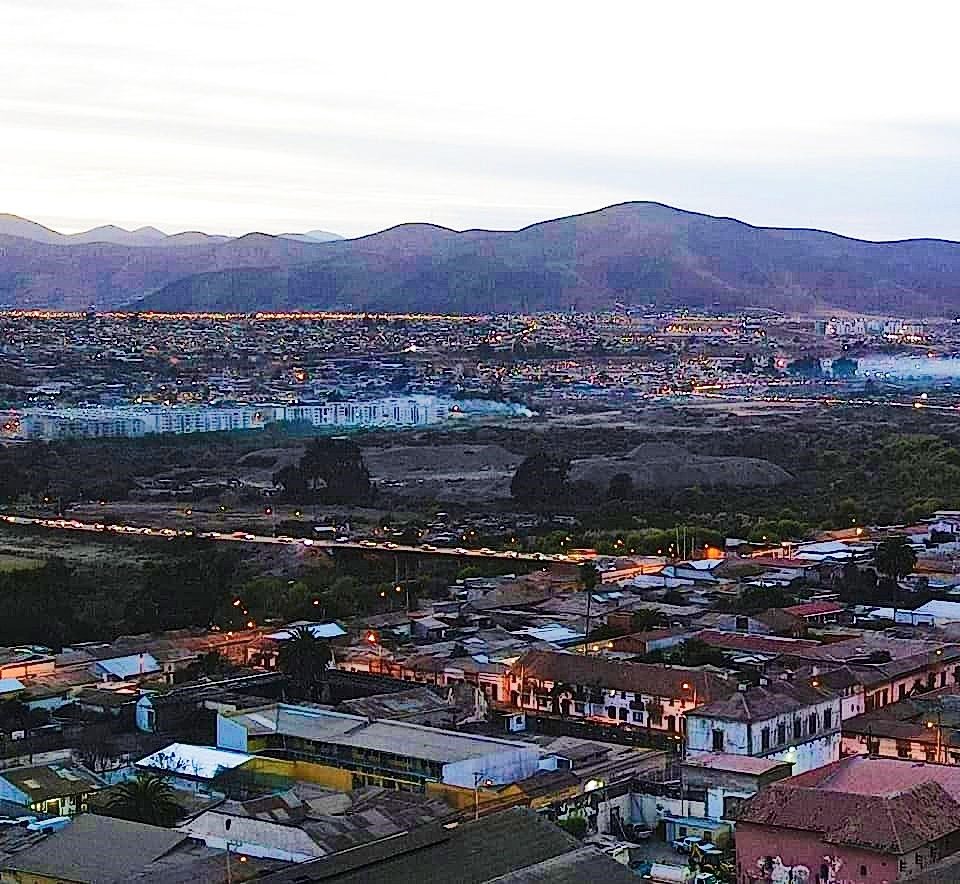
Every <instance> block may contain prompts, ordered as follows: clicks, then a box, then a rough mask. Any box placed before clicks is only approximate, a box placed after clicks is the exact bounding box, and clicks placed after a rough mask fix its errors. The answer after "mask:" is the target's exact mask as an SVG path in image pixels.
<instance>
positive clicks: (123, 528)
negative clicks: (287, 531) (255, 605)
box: [0, 515, 579, 562]
mask: <svg viewBox="0 0 960 884" xmlns="http://www.w3.org/2000/svg"><path fill="white" fill-rule="evenodd" d="M0 521H2V522H7V523H8V524H11V525H26V526H31V527H36V528H48V529H50V530H53V531H86V532H91V533H96V534H100V533H103V532H107V531H109V532H111V533H113V534H121V535H123V536H126V537H165V538H167V539H168V540H172V539H173V538H175V537H200V538H203V539H206V540H216V541H223V542H225V543H269V544H274V545H277V544H279V545H293V546H303V547H310V548H311V549H313V548H319V549H349V550H356V551H358V552H382V553H412V554H415V555H418V556H445V557H447V558H465V557H471V558H481V559H507V560H509V561H516V562H577V561H579V559H577V558H576V557H575V556H568V555H564V554H562V553H558V554H555V555H548V554H546V553H521V552H516V551H515V550H493V549H488V548H486V547H484V548H483V549H467V548H465V547H454V548H444V547H435V546H430V545H429V544H423V545H420V546H411V545H408V544H403V543H390V542H389V541H386V542H383V543H378V542H375V541H373V540H344V541H338V540H312V539H310V538H299V537H284V536H280V537H270V536H268V535H263V534H250V533H248V532H246V531H234V532H233V533H231V534H224V533H222V532H220V531H199V532H197V531H189V530H183V529H176V528H156V527H143V526H141V525H119V524H116V523H109V524H105V523H103V522H80V521H77V520H76V519H40V518H34V517H30V516H9V515H3V516H0Z"/></svg>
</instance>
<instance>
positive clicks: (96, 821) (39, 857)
mask: <svg viewBox="0 0 960 884" xmlns="http://www.w3.org/2000/svg"><path fill="white" fill-rule="evenodd" d="M185 840H186V836H185V835H184V834H182V833H181V832H174V831H171V830H170V829H162V828H160V827H158V826H146V825H143V824H142V823H131V822H127V821H126V820H120V819H114V818H113V817H108V816H98V815H96V814H92V813H85V814H81V815H80V816H78V817H77V818H76V819H74V821H73V822H72V823H71V824H70V825H69V826H67V827H66V828H65V829H61V830H60V831H59V832H54V833H53V834H52V835H49V836H47V837H46V838H45V839H44V840H43V841H41V842H40V843H39V844H37V845H35V846H34V847H29V848H27V849H26V850H22V851H20V852H19V853H17V854H15V855H14V857H13V858H12V859H11V860H9V861H8V862H7V865H6V868H8V869H11V870H15V871H20V872H26V873H29V874H33V875H38V876H43V877H47V878H52V879H59V880H65V881H74V882H82V884H114V882H117V884H119V882H121V881H126V880H128V879H129V878H130V877H131V876H132V875H134V874H136V873H137V872H139V871H140V870H142V869H143V868H144V866H146V865H147V864H149V863H150V862H152V861H153V860H155V859H158V858H159V857H161V856H163V855H164V854H166V853H169V852H170V851H171V850H173V849H174V848H175V847H176V846H177V845H178V844H181V843H182V842H183V841H185Z"/></svg>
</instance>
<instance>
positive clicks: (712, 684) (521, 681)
mask: <svg viewBox="0 0 960 884" xmlns="http://www.w3.org/2000/svg"><path fill="white" fill-rule="evenodd" d="M735 689H736V683H735V682H731V681H728V680H727V679H725V678H722V677H721V676H719V675H717V674H715V673H713V672H708V671H705V670H702V669H694V668H687V667H682V666H663V665H654V664H649V663H621V662H616V661H614V660H609V659H606V658H604V657H593V656H586V655H582V654H572V653H563V652H559V651H529V652H528V653H526V654H524V655H523V656H522V657H521V658H520V659H519V660H517V662H516V663H514V664H513V666H512V667H511V674H510V705H511V706H514V707H516V708H519V709H525V710H528V711H529V712H531V713H540V714H544V715H561V716H569V717H571V718H580V719H595V720H600V721H603V722H604V723H607V724H616V725H633V726H637V727H646V728H652V729H655V730H658V731H663V732H667V733H670V734H677V735H679V734H681V733H683V729H684V723H683V722H684V716H687V715H689V714H690V712H691V710H693V709H695V708H697V707H698V706H701V705H704V704H706V703H710V702H711V701H713V700H715V699H717V698H719V697H723V696H727V695H728V694H729V693H730V692H732V691H733V690H735Z"/></svg>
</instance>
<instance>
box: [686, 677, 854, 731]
mask: <svg viewBox="0 0 960 884" xmlns="http://www.w3.org/2000/svg"><path fill="white" fill-rule="evenodd" d="M832 696H833V695H832V694H831V693H830V692H828V691H825V690H821V689H819V688H814V687H812V686H811V685H809V684H807V683H806V682H805V681H801V682H793V681H772V682H770V684H767V685H751V686H750V687H748V688H747V689H746V690H745V691H735V692H734V693H732V694H730V695H729V696H728V697H724V698H723V699H720V700H715V701H714V702H713V703H708V704H707V705H706V706H702V707H701V708H699V709H696V710H695V711H693V712H688V713H687V714H688V715H691V716H699V717H708V718H722V719H725V720H727V721H767V720H769V719H771V718H775V717H776V716H778V715H784V714H785V713H788V712H796V711H798V710H800V709H805V708H807V707H809V706H814V705H816V704H818V703H824V702H826V701H828V700H830V699H831V697H832ZM838 718H839V716H838ZM836 724H837V726H839V724H840V722H839V720H838V721H837V722H836Z"/></svg>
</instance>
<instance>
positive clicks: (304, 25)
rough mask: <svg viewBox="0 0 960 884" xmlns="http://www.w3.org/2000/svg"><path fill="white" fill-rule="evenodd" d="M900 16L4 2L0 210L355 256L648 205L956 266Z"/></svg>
mask: <svg viewBox="0 0 960 884" xmlns="http://www.w3.org/2000/svg"><path fill="white" fill-rule="evenodd" d="M922 5H925V6H926V7H927V11H928V13H930V14H927V15H924V14H916V13H914V14H911V15H910V16H906V15H892V14H888V13H886V12H885V10H883V9H880V8H877V7H876V5H875V4H871V5H867V4H866V3H860V2H852V3H849V4H844V5H843V6H841V7H839V8H838V7H836V6H832V5H828V4H826V3H823V2H812V3H808V4H806V5H805V6H804V8H803V15H802V16H800V15H797V14H794V13H791V12H790V10H789V9H787V8H786V7H775V6H771V5H770V4H765V3H758V2H745V3H742V4H738V5H737V6H736V7H735V8H733V7H729V6H723V7H718V6H715V5H712V4H707V3H699V2H686V3H681V4H675V5H673V6H671V7H670V8H668V9H667V8H654V7H647V6H627V5H621V4H619V3H607V4H603V5H601V6H600V7H593V8H591V10H590V11H589V13H588V12H587V10H586V9H585V8H584V7H582V6H579V5H578V6H574V5H563V4H559V5H554V6H551V7H550V10H549V14H547V13H546V12H542V11H540V10H539V9H538V8H535V7H531V8H525V7H519V8H518V7H516V6H515V5H509V4H505V3H501V2H493V3H491V4H488V5H487V6H485V7H484V8H483V14H482V15H480V14H476V13H473V12H471V11H470V10H469V9H466V8H453V7H450V6H449V5H447V4H440V3H434V2H420V3H414V4H412V5H411V4H407V5H404V6H402V7H399V6H394V5H385V4H379V3H370V2H366V3H365V2H359V3H355V4H350V5H349V6H346V7H345V6H331V7H328V8H322V9H321V8H319V7H317V6H316V5H315V4H307V3H304V2H293V0H281V2H278V3H276V4H273V5H272V6H271V7H270V8H269V9H267V8H266V7H264V6H263V5H262V4H254V3H249V2H238V3H226V2H225V0H208V2H206V3H204V4H202V5H199V6H198V5H195V4H187V3H186V2H185V0H168V2H167V3H165V4H157V5H149V6H144V5H142V4H130V3H124V2H122V0H102V2H100V3H99V4H97V5H96V6H95V7H90V6H89V5H87V6H77V5H76V4H73V3H69V2H67V0H7V2H6V3H5V4H4V6H5V13H6V24H7V27H6V28H5V29H4V30H3V32H2V33H0V49H2V53H0V71H2V73H3V78H4V85H5V89H4V92H3V95H2V97H0V111H2V113H3V119H4V136H5V137H4V147H3V152H2V154H0V156H2V157H3V160H4V162H3V163H0V194H2V202H3V204H2V205H0V211H5V212H10V213H13V214H17V215H21V216H23V217H26V218H29V219H31V220H34V221H37V222H39V223H41V224H44V225H47V226H49V227H52V228H53V229H55V230H59V231H62V232H65V233H72V232H77V231H80V230H86V229H88V228H91V227H96V226H99V225H102V224H116V225H118V226H122V227H125V228H128V229H135V228H138V227H142V226H147V225H151V226H156V227H158V228H160V229H161V230H164V231H168V232H176V231H179V230H196V229H200V230H206V231H209V232H213V233H224V234H230V235H236V234H240V233H246V232H248V231H251V230H261V231H263V232H266V233H284V232H299V231H305V230H311V229H316V228H320V229H323V230H329V231H333V232H335V233H338V234H341V235H343V236H358V235H363V234H366V233H371V232H374V231H376V230H381V229H384V228H387V227H391V226H393V225H395V224H398V223H403V222H413V221H422V222H428V223H434V224H440V225H443V226H445V227H451V228H454V229H465V228H476V227H480V228H494V229H515V228H518V227H522V226H525V225H527V224H531V223H535V222H537V221H542V220H545V219H548V218H554V217H558V216H564V215H570V214H576V213H579V212H584V211H591V210H595V209H598V208H601V207H602V206H606V205H610V204H614V203H620V202H625V201H632V200H651V201H655V202H661V203H666V204H668V205H672V206H677V207H679V208H683V209H688V210H691V211H697V212H703V213H706V214H711V215H720V216H728V217H734V218H738V219H741V220H743V221H746V222H748V223H750V224H754V225H757V226H776V227H811V228H817V229H824V230H831V231H835V232H837V233H841V234H844V235H847V236H853V237H858V238H863V239H872V240H890V239H906V238H914V237H935V238H942V239H952V240H960V209H956V208H954V207H953V206H952V205H951V201H950V200H949V199H945V198H944V194H945V193H947V194H948V193H949V188H950V184H951V181H953V180H954V178H955V176H956V171H955V162H954V159H953V157H954V155H955V153H956V151H957V147H958V146H960V110H957V109H956V103H955V102H952V101H951V98H952V95H951V84H952V70H951V69H950V60H951V58H952V45H951V38H952V31H951V30H950V29H949V28H947V27H942V28H936V27H930V22H931V20H932V19H933V20H935V19H936V15H937V13H938V12H939V11H940V10H943V11H946V10H948V9H949V7H948V6H946V5H945V4H940V3H928V4H922ZM787 35H788V36H789V39H786V37H787Z"/></svg>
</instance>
